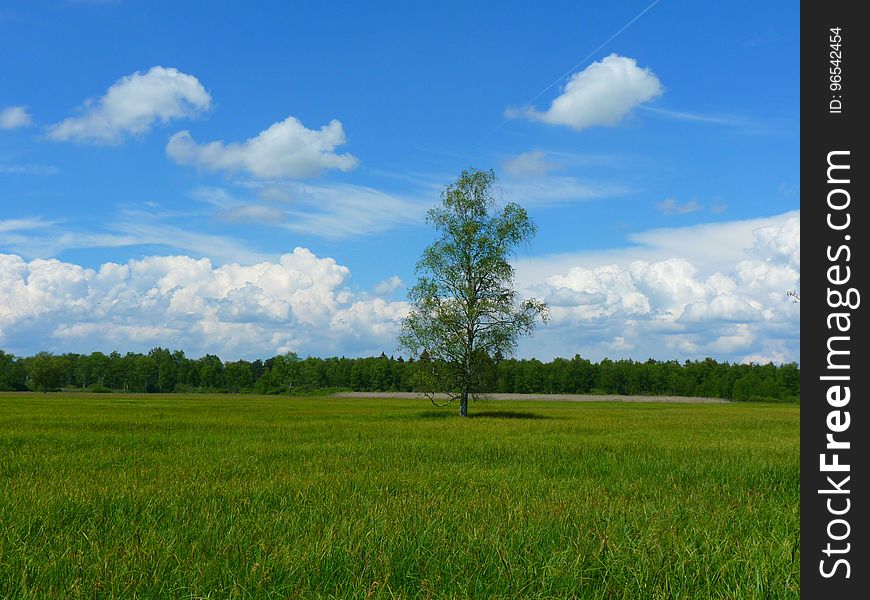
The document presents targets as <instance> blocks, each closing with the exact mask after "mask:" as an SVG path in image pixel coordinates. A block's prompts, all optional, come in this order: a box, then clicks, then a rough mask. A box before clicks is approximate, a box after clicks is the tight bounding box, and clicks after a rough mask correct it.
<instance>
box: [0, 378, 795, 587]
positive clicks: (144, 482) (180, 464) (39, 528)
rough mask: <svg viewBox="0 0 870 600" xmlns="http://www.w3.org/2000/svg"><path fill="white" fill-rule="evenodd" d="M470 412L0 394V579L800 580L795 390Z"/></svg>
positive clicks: (261, 583)
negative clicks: (773, 400)
mask: <svg viewBox="0 0 870 600" xmlns="http://www.w3.org/2000/svg"><path fill="white" fill-rule="evenodd" d="M471 412H472V415H476V416H475V418H470V419H459V418H458V417H456V416H455V410H453V409H442V410H438V409H435V408H434V407H432V406H431V405H428V404H426V403H424V402H423V401H419V400H417V401H414V400H397V399H389V400H384V399H345V398H277V397H249V396H235V397H234V396H217V397H207V396H179V395H172V396H159V395H148V396H144V395H143V396H132V395H131V396H127V395H125V396H120V397H119V396H100V395H95V396H85V395H83V396H69V395H66V396H64V395H61V394H55V395H51V394H50V395H41V394H40V395H26V394H20V395H14V394H4V395H0V597H2V598H487V599H490V598H520V599H522V598H613V599H617V598H618V599H626V600H628V599H631V600H637V599H644V598H691V599H696V598H734V599H747V598H797V597H798V595H799V589H800V580H799V560H800V553H799V543H800V529H799V528H800V521H799V485H800V484H799V461H798V458H799V452H798V446H799V416H800V408H799V407H798V406H795V405H781V404H780V405H759V404H727V405H689V404H680V405H676V404H674V405H666V404H649V403H647V404H604V403H600V404H599V403H547V402H526V403H523V402H504V401H498V402H491V403H488V404H480V403H478V404H474V405H472V407H471Z"/></svg>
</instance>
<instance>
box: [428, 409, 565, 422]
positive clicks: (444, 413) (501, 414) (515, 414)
mask: <svg viewBox="0 0 870 600" xmlns="http://www.w3.org/2000/svg"><path fill="white" fill-rule="evenodd" d="M419 416H420V418H422V419H448V418H453V417H456V418H458V415H457V414H456V410H451V409H448V408H445V409H443V410H427V411H426V412H423V413H420V415H419ZM468 418H469V419H534V420H543V419H552V418H553V417H548V416H544V415H539V414H536V413H532V412H524V411H517V410H481V411H473V410H469V411H468Z"/></svg>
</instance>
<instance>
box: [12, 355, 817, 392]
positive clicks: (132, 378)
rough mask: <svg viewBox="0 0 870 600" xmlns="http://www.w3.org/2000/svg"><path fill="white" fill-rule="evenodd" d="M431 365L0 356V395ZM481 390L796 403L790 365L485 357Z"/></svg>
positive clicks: (408, 385) (346, 374) (375, 380)
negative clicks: (704, 397) (5, 393)
mask: <svg viewBox="0 0 870 600" xmlns="http://www.w3.org/2000/svg"><path fill="white" fill-rule="evenodd" d="M426 360H429V359H428V357H426V356H425V355H424V356H422V357H421V358H420V359H418V360H414V359H413V358H412V359H408V360H406V359H404V358H402V357H397V358H396V357H392V356H386V355H385V354H381V355H380V356H377V357H368V358H345V357H340V358H339V357H331V358H317V357H308V358H304V359H302V358H299V356H297V355H296V354H294V353H292V352H291V353H287V354H282V355H278V356H273V357H272V358H269V359H266V360H260V359H257V360H254V361H247V360H237V361H223V360H221V359H220V358H219V357H217V356H215V355H213V354H207V355H205V356H202V357H200V358H189V357H187V356H185V354H184V352H182V351H181V350H174V351H172V350H169V349H166V348H159V347H158V348H153V349H152V350H151V351H149V352H148V353H147V354H141V353H134V352H127V353H126V354H123V355H122V354H120V353H118V352H112V353H111V354H104V353H102V352H92V353H91V354H75V353H66V354H51V353H48V352H40V353H38V354H36V355H34V356H29V357H16V356H14V355H12V354H8V353H6V352H4V351H3V350H0V390H2V391H14V390H18V391H25V390H32V391H56V390H83V391H92V392H109V391H124V392H228V393H257V394H304V393H313V392H317V391H324V390H331V391H338V390H348V391H360V392H386V391H408V392H411V391H419V390H415V389H414V381H415V378H414V373H415V369H416V368H418V366H419V365H421V364H422V362H421V361H426ZM483 364H484V369H483V372H482V381H481V389H482V390H483V391H485V392H506V393H545V394H628V395H632V394H645V395H662V396H672V395H673V396H708V397H714V398H727V399H733V400H748V401H780V402H799V401H800V368H799V367H798V366H797V365H796V364H795V363H788V364H783V365H775V364H773V363H769V364H766V365H761V364H737V363H728V362H718V361H716V360H714V359H712V358H706V359H704V360H695V361H690V360H687V361H685V362H683V363H680V362H678V361H675V360H672V361H656V360H652V359H650V360H647V361H645V362H641V361H635V360H631V359H624V360H610V359H607V358H605V359H603V360H602V361H600V362H597V363H593V362H591V361H589V360H587V359H585V358H582V357H581V356H579V355H577V356H575V357H574V358H571V359H566V358H556V359H554V360H552V361H550V362H542V361H540V360H537V359H534V358H532V359H513V358H507V359H502V358H500V357H499V356H496V357H488V356H485V357H483Z"/></svg>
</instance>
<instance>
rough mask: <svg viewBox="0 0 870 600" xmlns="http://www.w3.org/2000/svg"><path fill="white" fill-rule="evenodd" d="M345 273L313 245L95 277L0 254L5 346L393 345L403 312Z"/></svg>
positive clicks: (332, 350) (319, 350)
mask: <svg viewBox="0 0 870 600" xmlns="http://www.w3.org/2000/svg"><path fill="white" fill-rule="evenodd" d="M349 276H350V271H349V269H348V268H347V267H345V266H342V265H339V264H337V263H336V262H335V260H333V259H331V258H320V257H317V256H315V255H314V254H313V253H312V252H311V251H309V250H307V249H305V248H296V249H295V250H294V251H293V252H292V253H291V254H285V255H284V256H282V257H281V258H280V259H279V260H277V261H275V262H261V263H257V264H252V265H240V264H235V263H234V264H225V265H223V266H220V267H215V266H214V265H213V264H212V263H211V261H210V260H209V259H205V258H203V259H194V258H191V257H189V256H149V257H146V258H144V259H141V260H130V261H129V262H127V263H126V264H116V263H105V264H103V265H101V266H100V267H99V268H98V269H87V268H83V267H81V266H78V265H75V264H70V263H65V262H61V261H58V260H33V261H30V262H27V261H25V260H24V259H22V258H21V257H19V256H16V255H9V254H0V347H3V348H4V349H7V350H11V351H13V352H16V353H18V354H31V353H34V352H36V351H38V350H43V349H47V350H54V351H83V352H84V351H91V350H103V351H110V350H112V349H119V350H122V351H124V350H138V351H144V350H147V349H149V348H150V347H152V346H154V345H163V346H170V347H173V348H181V349H184V350H185V351H187V352H188V353H190V354H192V355H201V354H204V353H207V352H210V353H214V354H218V355H219V356H221V357H222V358H224V359H232V358H235V357H247V358H254V357H267V356H269V355H272V354H276V353H279V352H286V351H288V350H293V351H296V352H299V353H301V354H309V353H310V354H318V355H329V354H346V355H368V354H378V353H380V352H382V351H384V350H388V349H392V348H393V347H394V346H395V336H396V333H397V331H398V325H399V322H400V321H401V319H402V317H404V315H405V314H406V313H407V305H406V304H405V303H404V302H390V301H387V300H384V299H382V298H373V297H369V296H368V295H365V294H354V293H352V292H350V291H349V290H348V289H347V288H346V287H345V282H346V281H347V279H348V277H349Z"/></svg>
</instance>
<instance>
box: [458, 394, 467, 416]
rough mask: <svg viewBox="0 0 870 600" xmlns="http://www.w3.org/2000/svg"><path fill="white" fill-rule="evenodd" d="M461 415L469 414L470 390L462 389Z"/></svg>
mask: <svg viewBox="0 0 870 600" xmlns="http://www.w3.org/2000/svg"><path fill="white" fill-rule="evenodd" d="M459 416H460V417H467V416H468V390H462V398H461V399H460V400H459Z"/></svg>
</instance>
